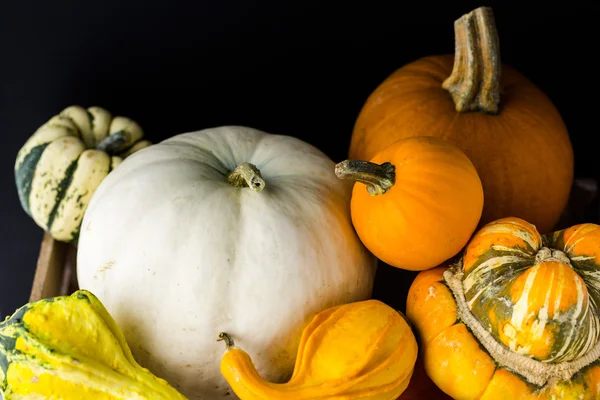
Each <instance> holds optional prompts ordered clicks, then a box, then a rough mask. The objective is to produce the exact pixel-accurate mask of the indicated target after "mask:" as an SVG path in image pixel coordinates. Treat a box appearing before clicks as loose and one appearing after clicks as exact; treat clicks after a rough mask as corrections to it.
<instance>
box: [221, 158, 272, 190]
mask: <svg viewBox="0 0 600 400" xmlns="http://www.w3.org/2000/svg"><path fill="white" fill-rule="evenodd" d="M227 182H229V184H231V185H233V186H235V187H249V188H250V189H252V190H254V191H255V192H260V191H261V190H263V189H264V188H265V181H264V179H263V178H262V175H261V174H260V171H259V170H258V168H257V167H256V165H254V164H250V163H243V164H240V165H238V166H237V167H236V168H235V169H234V170H233V171H231V172H230V173H229V174H228V175H227Z"/></svg>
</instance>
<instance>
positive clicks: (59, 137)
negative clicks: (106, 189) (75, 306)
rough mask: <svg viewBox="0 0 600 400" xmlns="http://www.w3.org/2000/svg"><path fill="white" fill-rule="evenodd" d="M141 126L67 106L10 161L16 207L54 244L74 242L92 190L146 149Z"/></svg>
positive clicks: (97, 111) (91, 109) (99, 110)
mask: <svg viewBox="0 0 600 400" xmlns="http://www.w3.org/2000/svg"><path fill="white" fill-rule="evenodd" d="M143 135H144V133H143V131H142V128H141V127H140V126H139V125H138V124H137V123H136V122H134V121H132V120H131V119H129V118H126V117H120V116H117V117H114V118H113V117H112V115H111V114H110V113H109V112H108V111H106V110H105V109H103V108H100V107H89V108H87V109H84V108H83V107H80V106H71V107H67V108H66V109H64V110H63V111H62V112H61V113H60V114H58V115H55V116H54V117H52V118H51V119H50V120H49V121H48V122H46V123H45V124H44V125H42V126H41V127H39V128H38V129H37V130H36V131H35V133H34V134H33V135H32V136H31V137H30V138H29V139H28V140H27V142H25V144H24V145H23V147H21V149H20V150H19V153H18V154H17V159H16V161H15V169H14V171H15V183H16V186H17V192H18V195H19V200H20V202H21V206H22V207H23V209H24V210H25V212H26V213H27V214H28V215H29V216H30V217H31V218H32V219H33V220H34V221H35V223H36V224H37V225H38V226H39V227H41V228H42V229H44V231H46V232H49V233H50V234H51V235H52V236H53V237H54V238H55V239H56V240H59V241H62V242H74V241H76V240H77V238H78V235H79V228H80V226H81V220H82V218H83V214H84V212H85V210H86V207H87V204H88V202H89V201H90V199H91V197H92V195H93V193H94V192H95V190H96V188H97V187H98V185H99V184H100V182H102V180H103V179H104V178H105V177H106V176H107V175H108V174H109V173H110V172H111V171H112V170H113V169H114V168H115V167H116V166H117V165H119V164H120V163H121V161H122V160H123V158H125V157H127V156H129V155H131V154H133V153H134V152H136V151H138V150H140V149H142V148H144V147H147V146H149V145H150V144H151V143H150V142H149V141H147V140H142V138H143Z"/></svg>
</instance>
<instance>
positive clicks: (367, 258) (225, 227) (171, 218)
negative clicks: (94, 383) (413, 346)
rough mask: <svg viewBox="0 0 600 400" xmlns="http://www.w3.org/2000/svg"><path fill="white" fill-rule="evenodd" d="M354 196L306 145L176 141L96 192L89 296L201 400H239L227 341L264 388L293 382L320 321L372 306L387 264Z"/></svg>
mask: <svg viewBox="0 0 600 400" xmlns="http://www.w3.org/2000/svg"><path fill="white" fill-rule="evenodd" d="M253 166H255V167H256V168H254V167H253ZM248 183H249V184H250V186H248ZM351 190H352V184H351V183H350V182H349V181H343V180H341V179H338V178H337V177H336V176H335V173H334V163H333V161H332V160H330V159H329V158H328V157H327V156H326V155H325V154H323V153H322V152H321V151H319V150H318V149H317V148H315V147H313V146H312V145H310V144H308V143H306V142H304V141H301V140H299V139H297V138H294V137H290V136H283V135H273V134H268V133H264V132H262V131H259V130H256V129H251V128H246V127H235V126H232V127H219V128H211V129H205V130H202V131H197V132H191V133H185V134H180V135H177V136H174V137H172V138H170V139H168V140H166V141H163V142H161V143H159V144H156V145H153V146H151V147H148V148H145V149H142V150H140V151H139V152H137V153H135V154H133V155H131V156H130V157H128V158H127V159H125V160H124V161H123V163H122V164H121V165H120V166H119V168H117V169H115V170H114V171H113V172H112V173H111V174H110V175H108V176H107V178H106V179H105V180H104V181H103V182H102V183H101V184H100V186H99V187H98V189H97V190H96V192H95V194H94V196H93V198H92V200H91V202H90V203H89V205H88V208H87V210H86V213H85V216H84V220H83V224H82V229H81V234H80V238H79V249H78V258H77V265H78V270H77V274H78V280H79V286H80V287H81V288H82V289H87V290H89V291H91V292H92V293H94V294H95V295H96V296H97V297H98V298H99V299H100V301H102V302H103V303H104V305H105V306H106V308H107V309H108V311H109V312H110V313H111V314H112V316H113V317H114V318H115V320H116V321H117V323H118V324H119V326H120V327H121V329H122V330H123V332H124V334H125V336H126V338H127V341H128V342H129V344H130V345H131V348H132V351H133V354H134V356H135V357H136V359H137V360H138V361H139V362H140V363H141V364H142V365H144V366H146V367H147V368H149V369H150V370H151V371H152V372H153V373H155V374H156V375H158V376H160V377H163V378H165V379H167V380H168V381H169V382H170V383H171V384H172V385H174V386H175V387H177V388H178V389H179V390H180V391H181V392H182V393H183V394H184V395H186V396H187V397H189V398H190V399H214V398H220V397H223V396H225V395H227V394H228V393H229V394H230V395H231V396H232V397H233V392H229V387H228V385H227V383H226V381H225V380H224V379H223V377H222V376H221V374H220V371H219V360H220V358H221V356H222V350H223V349H222V343H218V342H217V337H218V334H219V332H223V331H225V332H228V333H230V334H231V335H232V337H233V338H234V340H235V341H236V343H238V344H239V345H240V346H241V347H243V348H244V349H247V351H248V353H249V354H250V355H251V356H252V359H253V361H254V362H255V363H256V366H257V368H258V371H259V372H260V373H261V375H262V376H263V377H265V378H267V379H270V380H273V381H285V380H286V379H288V378H289V376H290V374H291V372H292V369H293V365H294V360H295V356H296V350H297V346H298V344H299V339H300V335H301V332H302V329H303V327H304V326H305V324H306V323H308V321H309V320H310V318H311V317H312V316H313V315H314V314H315V313H317V312H319V311H322V310H324V309H326V308H328V307H331V306H334V305H338V304H343V303H348V302H353V301H359V300H363V299H367V298H370V297H371V294H372V287H373V280H374V275H375V268H376V259H375V258H374V257H373V256H372V255H371V254H370V253H369V252H368V251H367V250H366V249H365V247H364V246H363V245H362V243H361V242H360V240H359V239H358V237H357V236H356V233H355V231H354V228H353V226H352V224H351V219H350V208H349V201H350V195H351ZM230 398H231V397H230Z"/></svg>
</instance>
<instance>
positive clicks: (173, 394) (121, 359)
mask: <svg viewBox="0 0 600 400" xmlns="http://www.w3.org/2000/svg"><path fill="white" fill-rule="evenodd" d="M0 389H1V391H2V394H3V398H4V400H11V399H32V400H33V399H35V400H38V399H53V400H83V399H95V400H125V399H127V400H150V399H152V400H167V399H169V400H184V399H185V397H184V396H183V395H181V394H180V393H178V392H177V391H176V390H175V389H174V388H173V387H172V386H170V385H169V384H168V383H167V382H166V381H165V380H164V379H161V378H158V377H156V376H154V375H153V374H152V373H150V372H149V371H148V370H147V369H146V368H143V367H141V366H140V365H138V364H137V362H136V361H135V360H134V359H133V357H132V355H131V351H130V350H129V346H128V345H127V343H126V341H125V338H124V337H123V334H122V333H121V331H120V329H119V328H118V326H117V325H116V323H115V321H114V320H113V319H112V317H111V316H110V315H109V313H108V312H107V310H106V309H105V308H104V306H103V305H102V304H101V303H100V301H99V300H98V299H97V298H96V297H95V296H94V295H93V294H92V293H90V292H87V291H84V290H79V291H77V292H75V293H74V294H72V295H71V296H60V297H54V298H48V299H43V300H39V301H36V302H32V303H29V304H26V305H24V306H23V307H21V308H19V309H18V310H17V311H16V312H15V313H14V314H13V315H12V316H9V317H7V318H6V319H5V320H4V321H3V322H2V323H0Z"/></svg>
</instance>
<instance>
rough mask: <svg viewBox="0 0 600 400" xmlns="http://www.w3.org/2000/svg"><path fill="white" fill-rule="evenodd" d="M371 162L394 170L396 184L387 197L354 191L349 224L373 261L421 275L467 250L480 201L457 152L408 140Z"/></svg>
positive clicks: (428, 140) (471, 170) (429, 141)
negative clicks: (465, 247) (375, 259)
mask: <svg viewBox="0 0 600 400" xmlns="http://www.w3.org/2000/svg"><path fill="white" fill-rule="evenodd" d="M370 162H372V163H375V164H380V165H381V164H383V163H385V162H389V163H391V164H392V165H393V166H394V167H395V183H394V184H393V186H392V187H391V188H390V189H389V190H388V191H387V192H385V193H383V194H379V195H375V196H373V195H371V194H370V193H369V192H368V191H367V189H366V188H365V184H363V183H361V182H356V183H355V185H354V189H353V191H352V202H351V210H352V222H353V224H354V227H355V229H356V231H357V233H358V235H359V237H360V238H361V240H362V242H363V243H364V244H365V245H366V246H367V248H368V249H369V250H370V251H371V252H372V253H373V254H374V255H375V256H377V257H378V258H379V259H380V260H382V261H384V262H385V263H387V264H389V265H392V266H394V267H397V268H402V269H406V270H412V271H420V270H425V269H429V268H433V267H436V266H438V265H439V264H441V263H442V262H444V261H446V260H448V259H450V258H451V257H453V256H455V255H456V254H457V253H458V252H459V251H460V250H461V249H462V248H463V247H464V246H465V244H466V243H467V242H468V240H469V238H470V237H471V235H472V234H473V232H474V231H475V229H476V228H477V225H478V223H479V219H480V217H481V212H482V209H483V204H484V199H483V188H482V185H481V180H480V179H479V176H478V174H477V171H476V170H475V167H474V166H473V164H472V163H471V161H470V160H469V159H468V158H467V156H466V155H465V154H464V153H463V152H462V151H461V150H460V149H459V148H458V147H456V146H455V145H453V144H451V143H450V142H448V141H445V140H443V139H440V138H436V137H412V138H406V139H402V140H399V141H396V142H394V143H392V144H391V145H390V146H388V147H386V148H385V149H383V150H381V151H380V152H378V153H377V154H376V155H375V156H374V157H373V158H372V159H371V160H370Z"/></svg>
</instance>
